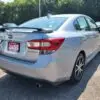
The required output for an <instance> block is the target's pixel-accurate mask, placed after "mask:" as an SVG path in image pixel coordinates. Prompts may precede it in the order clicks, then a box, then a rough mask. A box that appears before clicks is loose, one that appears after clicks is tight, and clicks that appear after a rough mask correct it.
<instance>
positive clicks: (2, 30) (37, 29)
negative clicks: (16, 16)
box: [0, 27, 53, 33]
mask: <svg viewBox="0 0 100 100" xmlns="http://www.w3.org/2000/svg"><path fill="white" fill-rule="evenodd" d="M10 29H29V30H30V29H31V30H32V29H33V31H32V33H33V32H43V33H52V32H53V30H51V29H48V28H31V27H2V28H0V31H1V32H5V31H6V30H10Z"/></svg>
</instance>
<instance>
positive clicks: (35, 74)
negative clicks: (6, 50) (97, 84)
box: [0, 55, 64, 83]
mask: <svg viewBox="0 0 100 100" xmlns="http://www.w3.org/2000/svg"><path fill="white" fill-rule="evenodd" d="M38 62H40V63H38ZM0 67H1V69H4V70H7V71H10V72H13V73H16V74H20V75H24V76H28V77H32V78H35V79H42V80H46V81H49V82H52V83H55V82H61V81H63V80H62V79H64V77H61V76H60V75H59V73H58V72H59V71H58V70H59V69H58V68H57V67H56V63H55V62H54V61H52V59H51V58H50V57H49V58H48V56H44V57H40V59H38V61H37V62H27V61H21V60H18V59H15V58H11V57H7V56H4V55H0Z"/></svg>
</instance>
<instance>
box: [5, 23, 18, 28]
mask: <svg viewBox="0 0 100 100" xmlns="http://www.w3.org/2000/svg"><path fill="white" fill-rule="evenodd" d="M3 27H5V28H6V27H7V28H8V27H17V25H16V24H15V23H4V24H3Z"/></svg>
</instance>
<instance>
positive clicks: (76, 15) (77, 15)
mask: <svg viewBox="0 0 100 100" xmlns="http://www.w3.org/2000/svg"><path fill="white" fill-rule="evenodd" d="M79 16H85V15H83V14H58V15H51V17H79Z"/></svg>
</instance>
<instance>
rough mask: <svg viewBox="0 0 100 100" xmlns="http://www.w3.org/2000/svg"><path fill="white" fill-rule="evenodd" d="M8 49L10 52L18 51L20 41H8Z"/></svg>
mask: <svg viewBox="0 0 100 100" xmlns="http://www.w3.org/2000/svg"><path fill="white" fill-rule="evenodd" d="M8 50H9V51H12V52H19V51H20V43H17V42H8Z"/></svg>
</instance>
